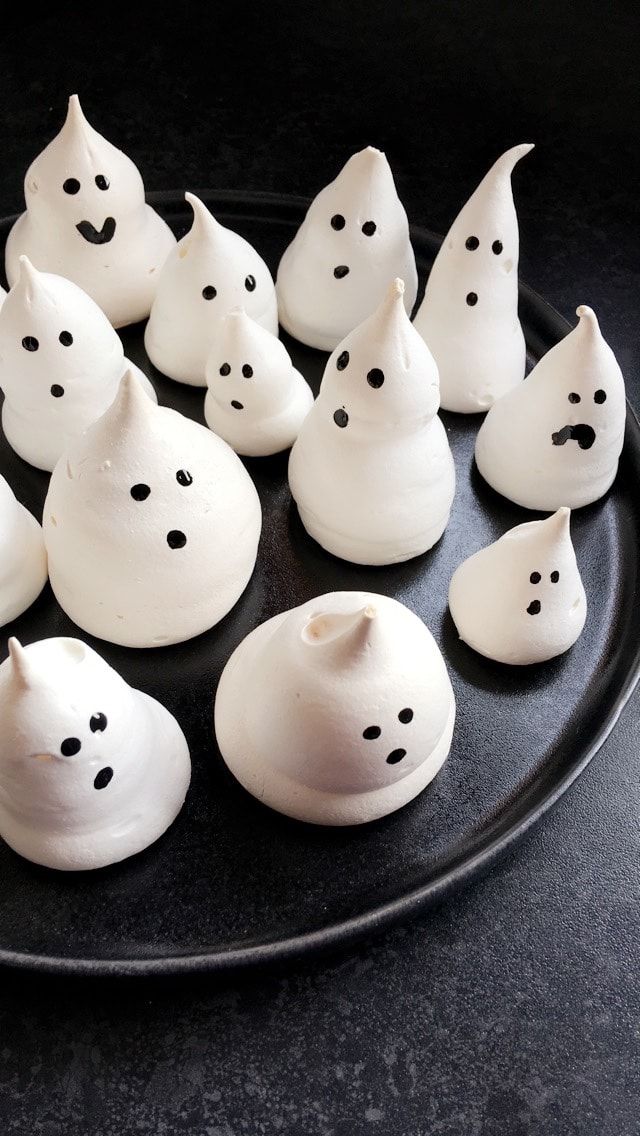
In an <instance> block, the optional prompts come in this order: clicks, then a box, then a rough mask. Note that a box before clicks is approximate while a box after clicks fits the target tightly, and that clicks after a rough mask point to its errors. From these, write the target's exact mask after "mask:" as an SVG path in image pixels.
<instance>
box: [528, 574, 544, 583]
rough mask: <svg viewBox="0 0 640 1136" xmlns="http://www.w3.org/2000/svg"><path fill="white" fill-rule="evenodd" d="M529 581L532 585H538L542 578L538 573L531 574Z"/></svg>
mask: <svg viewBox="0 0 640 1136" xmlns="http://www.w3.org/2000/svg"><path fill="white" fill-rule="evenodd" d="M529 579H530V581H531V583H532V584H539V583H540V581H541V579H542V576H541V575H540V573H539V572H532V573H531V575H530V576H529Z"/></svg>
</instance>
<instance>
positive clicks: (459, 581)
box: [449, 507, 587, 666]
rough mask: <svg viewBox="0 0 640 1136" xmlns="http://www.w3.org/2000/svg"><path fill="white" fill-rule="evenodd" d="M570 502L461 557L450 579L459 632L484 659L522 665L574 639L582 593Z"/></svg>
mask: <svg viewBox="0 0 640 1136" xmlns="http://www.w3.org/2000/svg"><path fill="white" fill-rule="evenodd" d="M569 518H570V510H569V509H567V508H565V507H563V508H561V509H558V511H557V513H554V514H553V516H552V517H547V518H546V519H545V520H544V521H528V522H527V523H526V524H523V525H517V527H516V528H514V529H511V530H510V531H509V532H508V533H505V535H504V536H502V537H500V539H499V540H497V541H495V543H494V544H490V545H488V547H487V548H483V549H481V550H480V552H476V553H474V555H473V556H470V557H469V558H468V560H465V561H464V562H463V563H462V564H461V565H460V566H459V568H457V569H456V571H455V572H454V574H453V578H452V580H451V584H450V586H449V609H450V611H451V615H452V617H453V622H454V623H455V625H456V627H457V629H458V634H459V635H460V638H461V639H462V640H463V641H464V642H465V643H468V645H469V646H470V647H473V649H474V651H478V652H479V653H480V654H481V655H485V656H486V658H488V659H495V660H496V661H497V662H499V663H511V664H513V665H515V666H526V665H527V664H529V663H542V662H544V661H545V660H547V659H553V658H555V656H556V655H562V654H563V652H564V651H568V650H569V648H570V647H572V646H573V644H574V643H575V642H576V640H577V639H578V637H579V636H580V633H581V632H582V629H583V627H584V624H585V620H586V617H587V599H586V596H585V592H584V587H583V586H582V580H581V578H580V572H579V571H578V565H577V563H576V555H575V552H574V550H573V544H572V543H571V535H570V532H569Z"/></svg>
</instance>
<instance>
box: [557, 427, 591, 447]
mask: <svg viewBox="0 0 640 1136" xmlns="http://www.w3.org/2000/svg"><path fill="white" fill-rule="evenodd" d="M595 440H596V432H595V430H594V429H593V426H587V425H585V423H584V422H579V423H578V425H577V426H563V427H562V430H556V432H555V434H552V435H551V441H552V442H553V444H554V446H564V445H565V443H566V442H569V441H573V442H577V443H578V445H579V446H580V449H581V450H590V449H591V447H592V445H593V443H594V442H595Z"/></svg>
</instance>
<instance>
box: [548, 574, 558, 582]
mask: <svg viewBox="0 0 640 1136" xmlns="http://www.w3.org/2000/svg"><path fill="white" fill-rule="evenodd" d="M549 578H550V580H551V583H552V584H557V583H558V580H559V579H560V573H559V572H552V573H551V576H550V577H549Z"/></svg>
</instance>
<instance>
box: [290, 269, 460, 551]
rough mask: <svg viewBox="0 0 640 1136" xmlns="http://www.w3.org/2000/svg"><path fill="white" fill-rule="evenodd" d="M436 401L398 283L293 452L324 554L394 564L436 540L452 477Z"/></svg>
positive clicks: (337, 366) (307, 518)
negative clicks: (330, 553)
mask: <svg viewBox="0 0 640 1136" xmlns="http://www.w3.org/2000/svg"><path fill="white" fill-rule="evenodd" d="M438 403H439V392H438V370H437V367H436V365H435V363H434V361H433V356H432V355H431V353H430V351H429V349H428V347H427V346H426V345H425V343H424V340H423V339H421V337H420V336H419V335H418V332H417V331H416V330H415V328H414V327H413V325H412V324H411V323H410V322H409V317H408V316H407V313H406V311H405V308H404V304H403V284H402V281H401V280H396V281H395V282H394V283H393V284H392V285H391V287H390V288H389V290H388V292H387V295H386V296H385V298H384V300H383V301H382V304H381V305H380V307H379V308H378V309H377V310H376V311H375V312H374V313H373V315H372V316H370V317H369V319H367V320H365V322H364V323H363V324H361V325H360V327H357V328H356V329H355V331H352V332H351V334H350V335H348V336H347V338H346V339H344V340H343V341H342V343H340V344H339V345H338V347H337V348H336V350H335V351H334V353H333V355H331V357H330V359H329V361H328V363H327V366H326V370H325V373H324V377H323V380H322V386H321V388H320V394H319V396H318V398H317V400H316V402H315V403H314V405H313V407H312V408H311V410H310V412H309V414H308V415H307V417H306V419H305V421H304V422H303V424H302V428H301V430H300V433H299V435H298V439H297V441H296V442H295V444H294V447H293V449H292V451H291V458H290V461H289V483H290V485H291V492H292V494H293V497H294V500H295V502H296V504H297V506H298V509H299V511H300V516H301V518H302V522H303V524H304V526H305V528H306V530H307V532H308V533H310V535H311V536H312V537H314V539H315V540H317V541H318V543H319V544H321V545H322V547H323V548H326V549H327V550H328V551H329V552H333V553H334V554H335V555H336V556H341V557H343V558H344V559H345V560H351V561H353V562H354V563H356V564H393V563H395V562H396V561H400V560H409V559H410V558H411V557H412V556H419V555H420V553H422V552H426V550H427V549H428V548H431V547H432V545H434V544H435V543H436V541H437V540H439V539H440V537H441V536H442V533H443V532H444V529H445V527H446V525H447V521H448V520H449V512H450V509H451V503H452V501H453V495H454V490H455V471H454V467H453V458H452V457H451V451H450V449H449V443H448V441H447V435H446V433H445V429H444V426H443V425H442V422H441V421H440V419H439V418H438Z"/></svg>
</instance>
